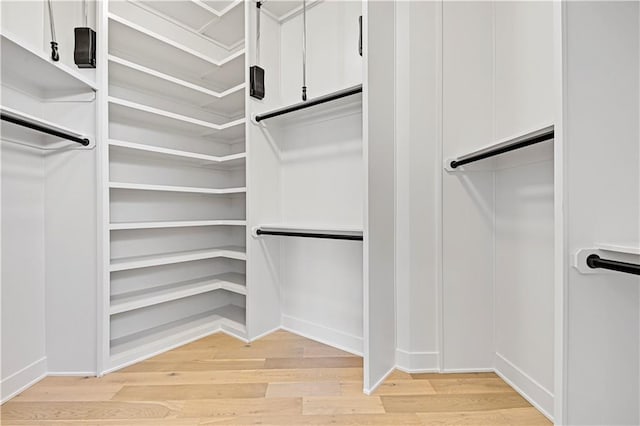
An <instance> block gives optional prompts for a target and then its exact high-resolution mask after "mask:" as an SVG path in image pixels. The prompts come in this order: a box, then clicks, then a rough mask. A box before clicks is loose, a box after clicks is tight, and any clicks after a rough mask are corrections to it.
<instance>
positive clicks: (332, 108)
mask: <svg viewBox="0 0 640 426" xmlns="http://www.w3.org/2000/svg"><path fill="white" fill-rule="evenodd" d="M358 86H360V87H361V86H362V85H356V86H352V87H347V88H344V89H341V90H336V91H335V92H330V93H324V94H321V95H318V96H313V97H312V98H310V99H309V100H308V101H307V102H309V101H312V100H314V99H315V98H320V97H325V96H330V95H333V94H335V93H339V92H343V91H346V90H351V89H355V88H356V87H358ZM304 103H305V102H296V103H294V104H290V105H284V106H282V107H279V108H274V109H270V110H267V111H261V112H259V113H257V114H256V115H266V114H270V113H273V112H277V111H280V110H284V109H286V108H290V107H295V106H298V105H303V104H304ZM361 112H362V92H359V93H355V94H352V95H349V96H345V97H342V98H339V99H335V100H332V101H328V102H325V103H321V104H318V105H313V106H310V107H306V108H304V109H300V110H297V111H293V112H288V113H285V114H282V115H278V116H275V117H271V118H267V119H263V120H261V121H260V122H259V123H257V124H258V125H259V126H265V127H267V128H268V127H269V126H278V127H284V126H292V125H301V124H307V123H309V122H313V121H325V120H332V119H336V118H341V117H345V116H348V115H359V114H360V113H361ZM254 122H255V120H254Z"/></svg>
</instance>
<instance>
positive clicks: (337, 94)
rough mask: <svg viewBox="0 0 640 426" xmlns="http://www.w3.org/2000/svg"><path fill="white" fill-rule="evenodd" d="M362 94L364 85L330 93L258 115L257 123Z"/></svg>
mask: <svg viewBox="0 0 640 426" xmlns="http://www.w3.org/2000/svg"><path fill="white" fill-rule="evenodd" d="M358 93H362V84H359V85H357V86H353V87H350V88H348V89H344V90H340V91H339V92H334V93H330V94H328V95H324V96H318V97H317V98H313V99H311V100H308V101H305V102H299V103H297V104H294V105H291V106H288V107H284V108H280V109H277V110H275V111H271V112H268V113H266V114H261V115H256V122H258V123H259V122H260V121H262V120H266V119H267V118H272V117H277V116H279V115H283V114H289V113H290V112H294V111H299V110H301V109H305V108H310V107H312V106H315V105H319V104H324V103H327V102H331V101H335V100H336V99H341V98H345V97H347V96H351V95H355V94H358Z"/></svg>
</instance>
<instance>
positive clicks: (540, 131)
mask: <svg viewBox="0 0 640 426" xmlns="http://www.w3.org/2000/svg"><path fill="white" fill-rule="evenodd" d="M553 129H554V125H553V124H545V125H543V126H539V127H537V128H535V129H533V130H528V131H525V132H523V133H519V134H516V135H513V136H509V137H507V138H504V139H501V140H499V141H497V142H495V143H492V144H490V145H487V146H485V147H483V148H480V149H477V150H475V151H471V152H468V153H465V154H462V155H459V156H457V157H455V158H450V159H447V160H446V162H445V168H446V169H447V170H449V171H451V170H463V168H464V167H465V166H469V165H471V164H474V163H470V164H469V165H463V166H460V167H458V168H457V169H451V167H450V163H451V161H453V160H457V161H460V160H463V159H466V158H468V157H472V156H475V155H479V154H484V153H485V152H487V151H493V150H496V149H499V148H502V147H504V146H508V145H511V144H513V143H517V142H520V141H522V140H524V139H529V138H532V137H536V136H540V135H543V134H545V133H547V132H549V131H551V130H553ZM542 144H544V142H543V143H542ZM517 152H518V151H517V150H516V151H511V152H509V153H504V154H500V155H509V154H514V153H517ZM487 160H488V161H493V160H498V157H495V158H493V157H489V158H487V159H484V160H481V161H487ZM491 166H492V168H494V167H495V164H493V163H491ZM502 168H504V167H502Z"/></svg>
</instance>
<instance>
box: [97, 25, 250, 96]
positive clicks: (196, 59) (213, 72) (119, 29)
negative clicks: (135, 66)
mask: <svg viewBox="0 0 640 426" xmlns="http://www.w3.org/2000/svg"><path fill="white" fill-rule="evenodd" d="M132 40H135V43H132ZM109 53H111V54H114V55H117V56H119V57H121V58H123V59H126V60H129V61H132V62H136V63H139V64H143V65H145V66H146V67H148V68H152V69H155V70H158V71H160V72H163V73H165V74H169V75H173V76H175V77H180V78H181V79H186V80H189V81H191V82H192V83H196V82H198V81H200V82H201V81H202V80H201V79H202V78H203V76H206V78H205V81H208V82H209V83H210V84H211V85H213V86H214V87H215V88H216V89H218V90H220V89H221V88H224V89H227V88H230V87H233V86H237V85H238V84H240V83H242V82H243V81H244V62H245V60H244V59H245V58H244V56H245V50H244V49H239V50H237V51H235V52H233V53H231V54H229V55H228V56H227V57H225V58H223V59H216V58H212V57H210V56H207V55H205V54H204V53H201V52H199V51H197V50H194V49H191V48H189V47H187V46H184V45H182V44H180V43H177V42H176V41H174V40H171V39H170V38H168V37H165V36H163V35H161V34H157V33H155V32H153V31H150V30H148V29H146V28H144V27H143V26H141V25H138V24H136V23H134V22H131V21H129V20H127V19H125V18H123V17H120V16H118V15H116V14H114V13H109ZM167 58H170V59H169V60H167ZM224 89H222V90H224Z"/></svg>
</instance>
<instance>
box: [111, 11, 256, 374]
mask: <svg viewBox="0 0 640 426" xmlns="http://www.w3.org/2000/svg"><path fill="white" fill-rule="evenodd" d="M184 4H186V5H187V7H184ZM103 7H104V9H106V10H105V14H106V18H107V20H108V27H107V28H105V30H106V31H107V32H108V39H107V40H108V42H107V48H106V49H105V53H106V55H105V56H104V57H103V61H104V63H108V72H106V73H105V75H104V76H103V79H104V80H106V81H105V82H104V83H105V86H106V87H108V109H107V111H106V113H107V115H108V126H106V127H107V132H106V135H105V140H106V141H108V143H107V144H104V149H105V151H108V152H105V153H104V157H105V158H108V173H107V166H106V165H105V178H104V181H103V192H104V194H105V197H106V198H107V199H108V217H109V220H108V221H107V229H105V231H104V233H105V234H108V236H109V238H108V241H109V244H108V249H105V252H104V253H105V254H104V256H105V258H108V259H109V267H108V280H105V283H108V285H107V286H105V290H104V291H105V293H104V296H105V297H104V300H105V306H104V308H103V309H104V311H105V317H107V316H108V321H107V320H106V318H105V324H104V327H105V329H104V342H103V345H104V348H103V352H104V355H103V357H104V358H103V359H104V360H105V366H104V370H105V371H109V370H112V369H114V368H119V367H122V366H123V365H127V364H130V363H132V362H135V361H138V360H140V359H143V358H146V357H149V356H151V355H153V354H155V353H157V352H159V351H165V350H167V349H170V348H172V347H175V346H176V345H180V344H184V343H185V342H188V341H190V340H194V339H197V338H199V337H202V336H205V335H207V334H210V333H213V332H216V331H224V332H226V333H229V334H232V335H234V336H236V337H239V338H241V339H246V314H245V297H246V296H247V287H246V278H245V277H246V266H245V263H246V258H247V257H246V250H245V246H246V243H245V239H246V238H245V235H246V232H245V230H246V193H247V186H246V183H245V181H246V179H245V174H246V168H245V163H246V157H247V154H246V148H245V147H246V143H245V125H246V119H245V92H246V90H245V88H246V83H245V52H246V49H245V43H244V40H245V25H244V19H245V13H244V4H243V2H240V1H236V2H166V1H143V2H116V1H113V2H105V3H104V4H103ZM105 161H107V160H105ZM106 202H107V201H106V200H105V204H106ZM105 275H106V273H105Z"/></svg>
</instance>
